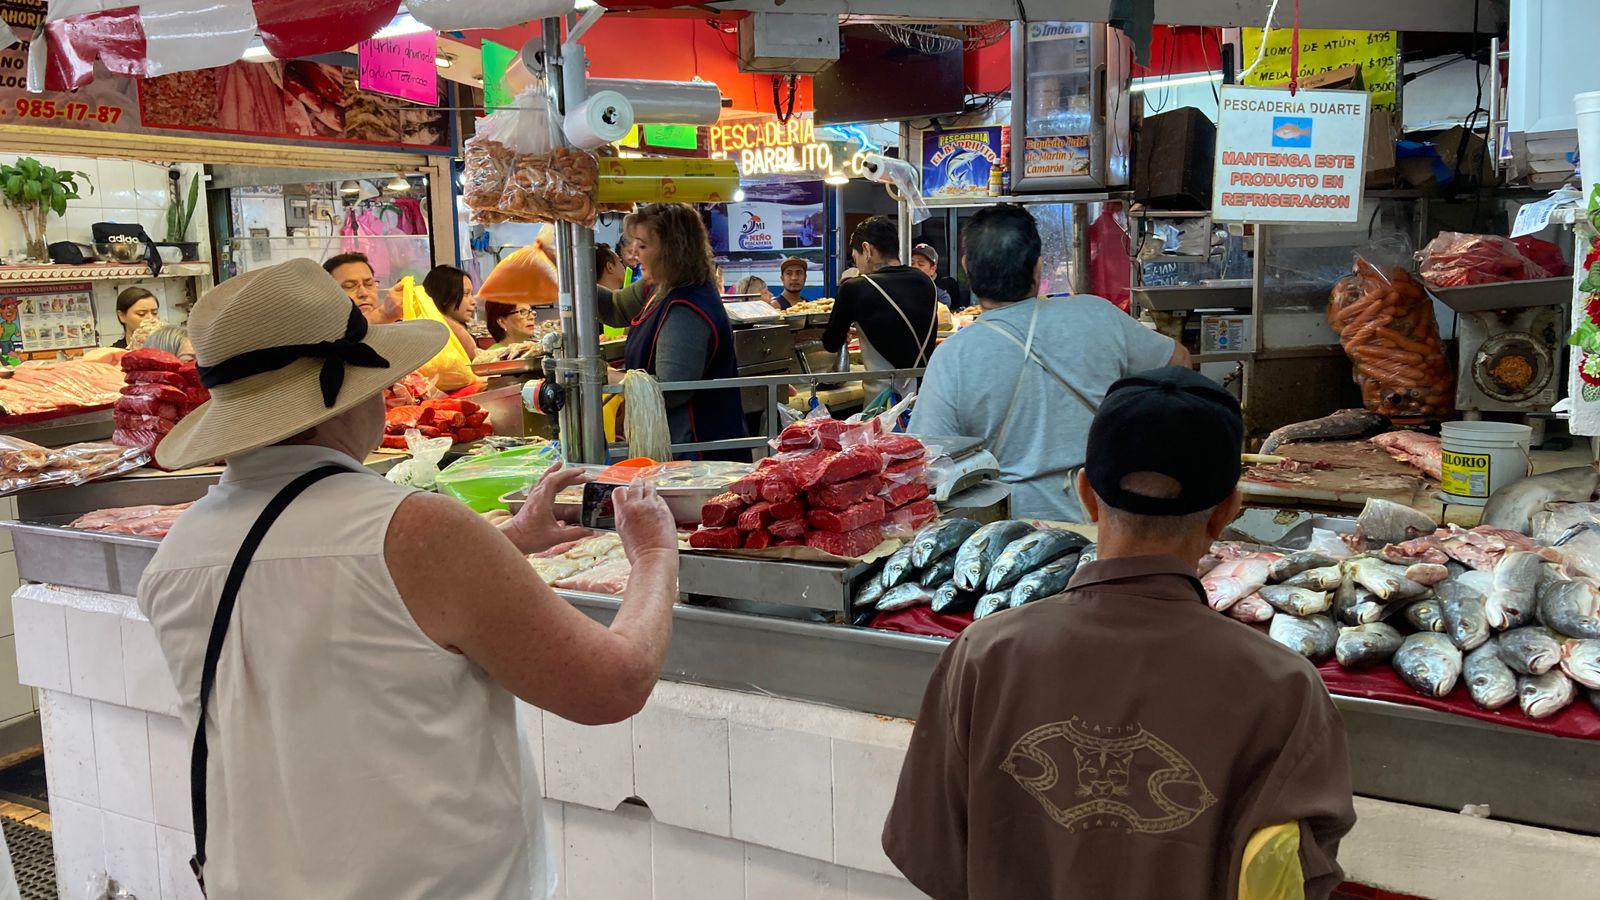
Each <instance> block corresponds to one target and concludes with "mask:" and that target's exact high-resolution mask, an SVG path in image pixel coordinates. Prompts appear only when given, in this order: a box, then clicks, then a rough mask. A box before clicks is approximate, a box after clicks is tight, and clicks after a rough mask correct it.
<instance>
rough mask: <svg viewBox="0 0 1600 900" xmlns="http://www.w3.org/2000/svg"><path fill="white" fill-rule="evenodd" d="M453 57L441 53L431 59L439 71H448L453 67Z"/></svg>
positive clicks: (454, 61)
mask: <svg viewBox="0 0 1600 900" xmlns="http://www.w3.org/2000/svg"><path fill="white" fill-rule="evenodd" d="M455 63H456V60H455V57H453V56H451V55H450V54H448V53H441V54H439V55H438V56H435V57H434V58H433V64H434V65H435V66H437V67H439V68H441V69H448V68H450V67H451V66H453V65H455Z"/></svg>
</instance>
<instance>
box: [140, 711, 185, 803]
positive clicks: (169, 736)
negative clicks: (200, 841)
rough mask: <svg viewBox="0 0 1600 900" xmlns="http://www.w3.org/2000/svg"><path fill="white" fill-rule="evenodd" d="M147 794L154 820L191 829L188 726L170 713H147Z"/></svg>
mask: <svg viewBox="0 0 1600 900" xmlns="http://www.w3.org/2000/svg"><path fill="white" fill-rule="evenodd" d="M148 721H149V723H150V794H151V797H150V799H151V806H152V808H153V810H154V812H155V822H156V824H157V825H161V826H164V827H167V828H176V829H178V830H179V831H188V832H193V831H194V814H193V812H192V810H191V809H190V808H189V747H190V744H191V742H192V741H193V739H194V736H193V734H192V733H191V732H190V730H189V729H188V728H187V727H186V726H185V725H184V724H183V723H182V722H181V721H179V720H177V719H174V718H172V717H171V716H158V715H154V714H152V715H150V716H149V717H148Z"/></svg>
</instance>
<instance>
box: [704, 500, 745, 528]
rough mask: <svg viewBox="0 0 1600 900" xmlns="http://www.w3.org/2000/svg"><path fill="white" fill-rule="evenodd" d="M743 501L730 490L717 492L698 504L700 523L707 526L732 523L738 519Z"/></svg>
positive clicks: (743, 505)
mask: <svg viewBox="0 0 1600 900" xmlns="http://www.w3.org/2000/svg"><path fill="white" fill-rule="evenodd" d="M744 507H745V501H744V500H743V499H742V498H741V497H740V496H739V495H738V494H735V493H734V492H732V491H728V492H727V493H725V494H718V495H717V496H715V497H712V498H711V499H710V500H707V501H706V502H705V503H702V504H701V505H700V524H701V525H704V526H705V527H707V528H716V527H718V526H721V525H729V524H732V523H734V522H736V521H738V519H739V512H740V511H741V510H743V509H744Z"/></svg>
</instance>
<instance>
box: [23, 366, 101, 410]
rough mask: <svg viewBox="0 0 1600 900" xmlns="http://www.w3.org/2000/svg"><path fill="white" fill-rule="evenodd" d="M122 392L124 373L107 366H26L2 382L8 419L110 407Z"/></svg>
mask: <svg viewBox="0 0 1600 900" xmlns="http://www.w3.org/2000/svg"><path fill="white" fill-rule="evenodd" d="M121 390H122V370H121V369H119V368H117V367H116V366H109V365H106V364H105V363H97V362H86V361H84V360H69V361H66V362H48V363H24V364H22V365H20V366H18V367H16V368H15V369H12V370H11V377H10V378H6V379H0V409H3V410H4V412H5V413H6V414H8V415H18V416H20V415H35V414H39V413H49V412H54V411H57V410H72V409H92V408H96V407H104V406H110V405H111V404H113V403H115V402H116V401H117V396H118V393H119V392H120V391H121Z"/></svg>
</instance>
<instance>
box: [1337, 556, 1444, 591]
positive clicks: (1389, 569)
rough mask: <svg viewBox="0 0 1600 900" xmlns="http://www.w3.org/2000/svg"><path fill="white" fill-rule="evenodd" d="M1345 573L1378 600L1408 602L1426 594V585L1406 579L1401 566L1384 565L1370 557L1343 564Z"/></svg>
mask: <svg viewBox="0 0 1600 900" xmlns="http://www.w3.org/2000/svg"><path fill="white" fill-rule="evenodd" d="M1345 571H1346V572H1348V573H1349V574H1350V577H1351V578H1353V579H1355V582H1356V584H1359V585H1361V586H1362V587H1364V588H1366V589H1367V590H1369V591H1371V592H1373V593H1374V594H1377V595H1378V599H1380V600H1386V601H1387V600H1409V599H1411V598H1413V597H1420V596H1422V595H1423V594H1426V593H1427V592H1428V588H1427V586H1426V585H1421V584H1417V583H1416V582H1415V581H1412V580H1411V579H1409V578H1407V577H1406V570H1405V568H1404V567H1403V566H1397V565H1395V564H1394V563H1386V562H1384V561H1383V560H1381V559H1374V558H1373V557H1370V556H1365V557H1361V558H1359V559H1353V560H1350V561H1349V562H1347V563H1345Z"/></svg>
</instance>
